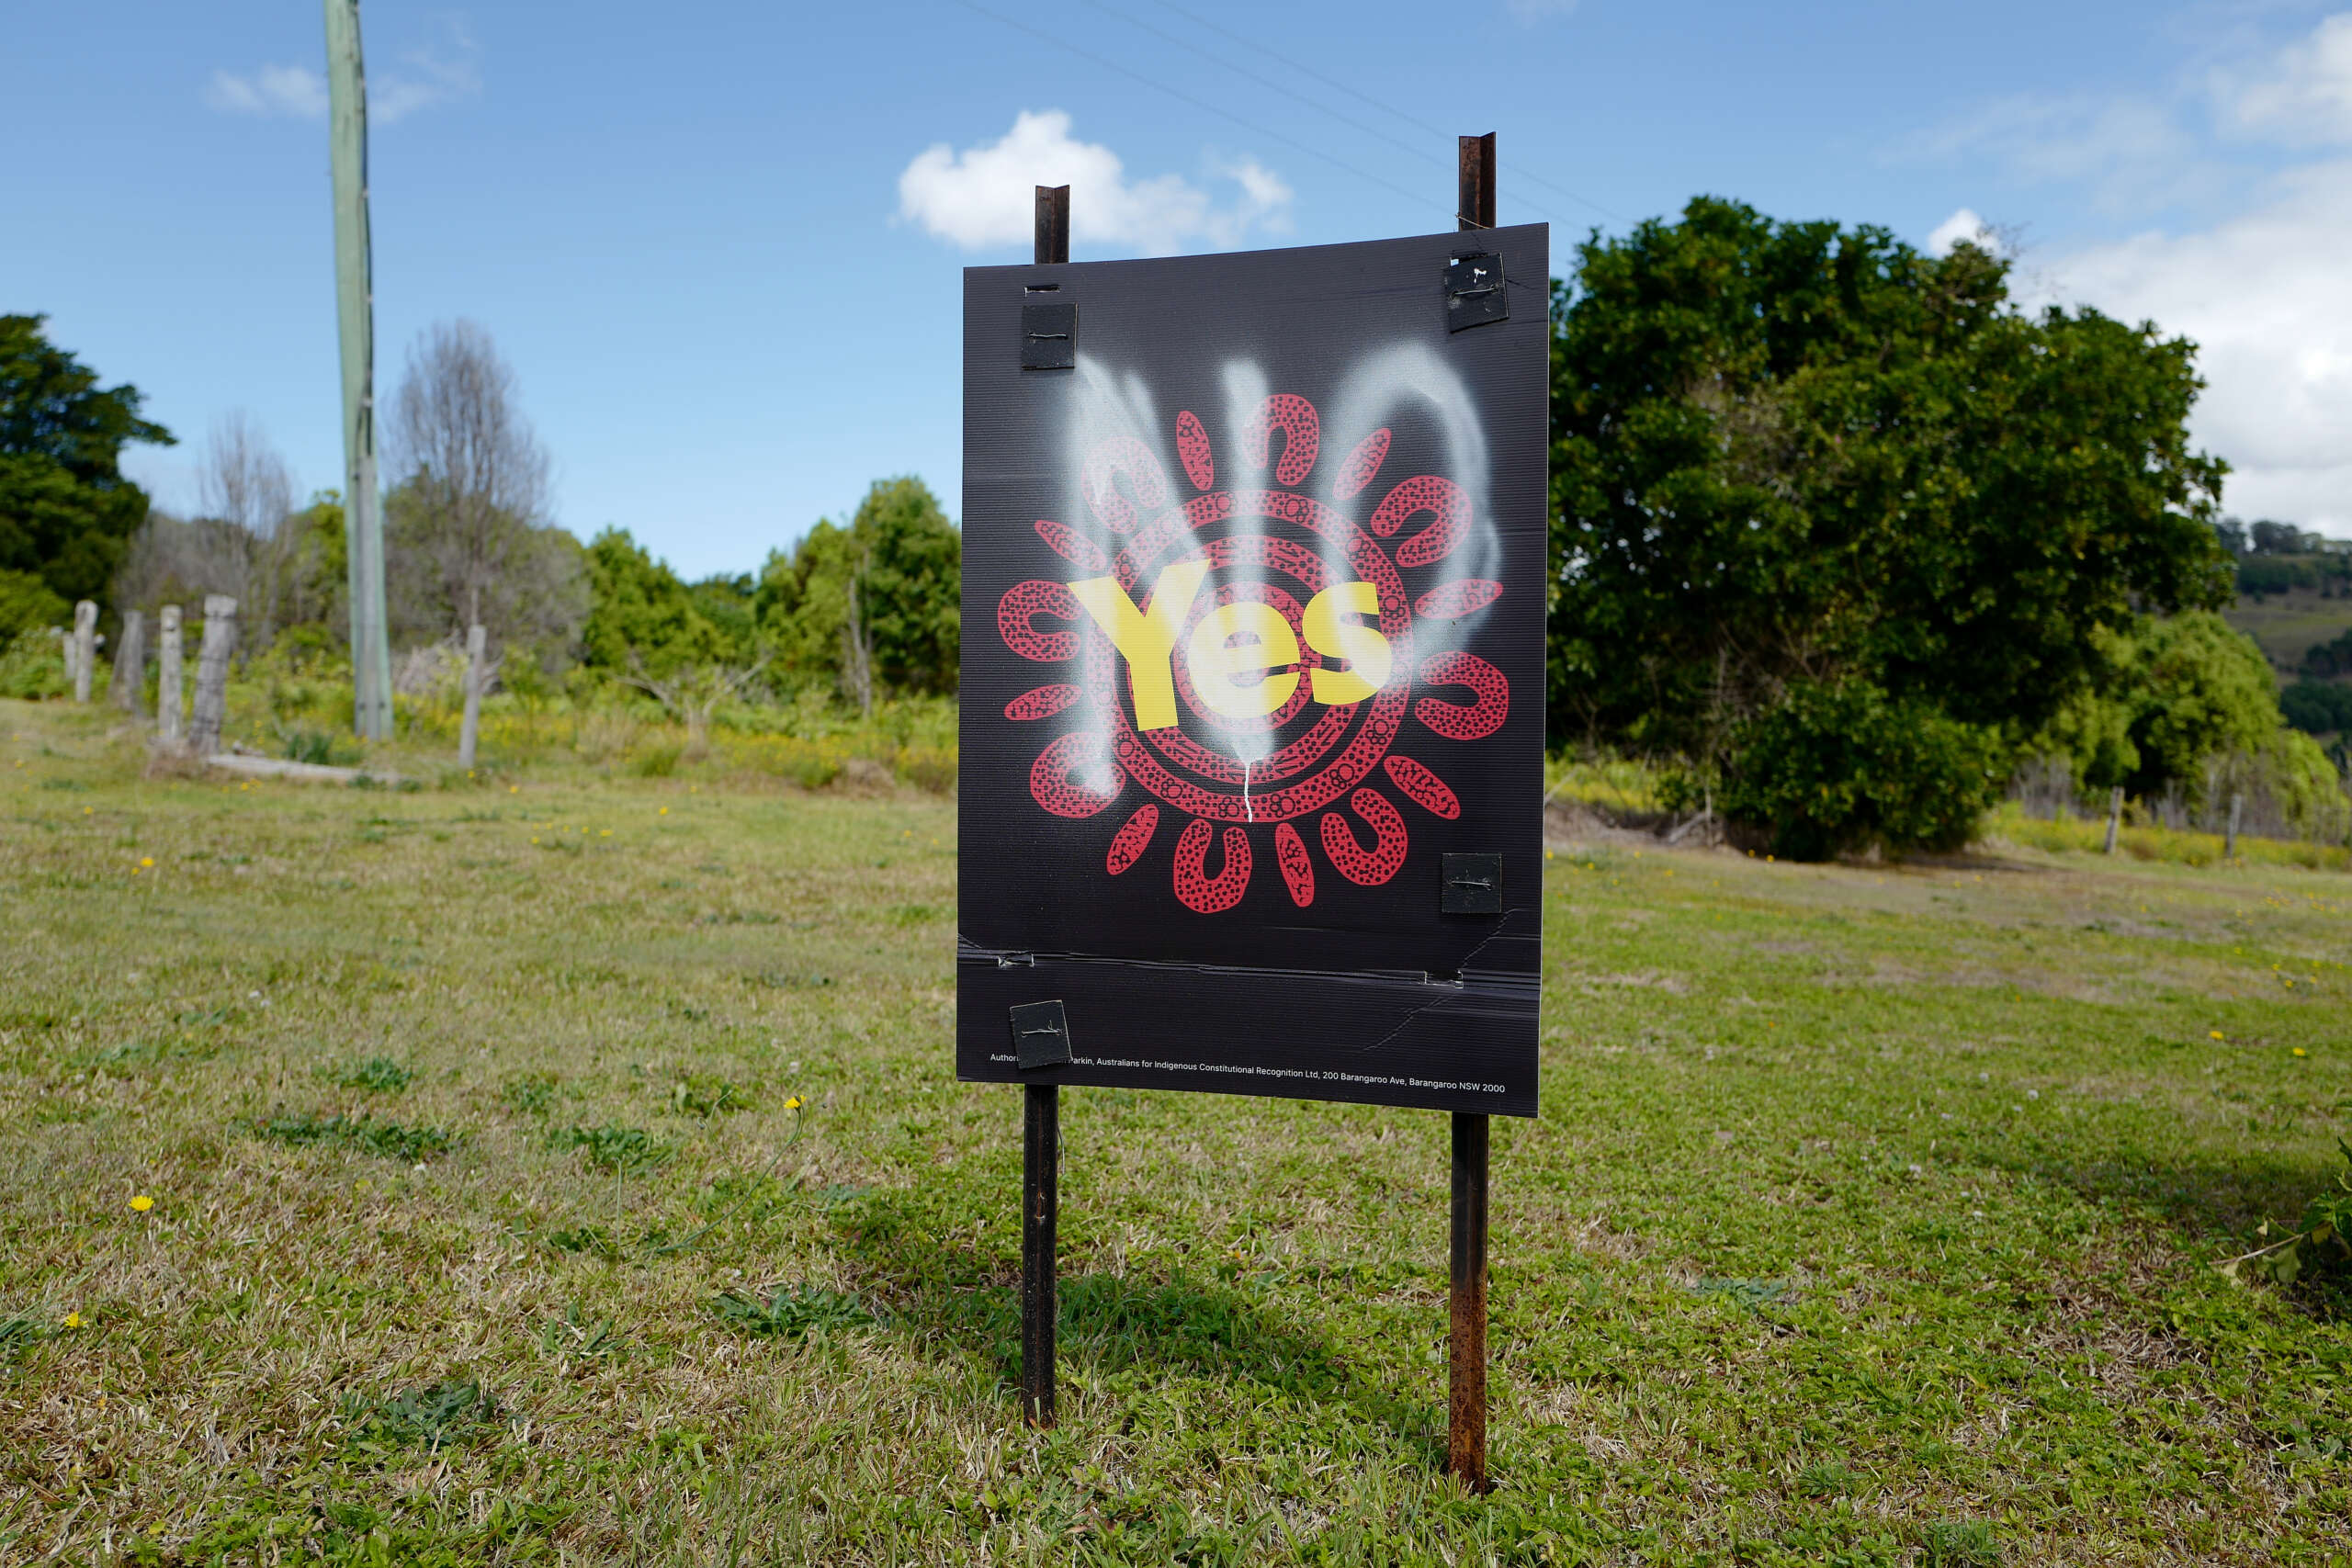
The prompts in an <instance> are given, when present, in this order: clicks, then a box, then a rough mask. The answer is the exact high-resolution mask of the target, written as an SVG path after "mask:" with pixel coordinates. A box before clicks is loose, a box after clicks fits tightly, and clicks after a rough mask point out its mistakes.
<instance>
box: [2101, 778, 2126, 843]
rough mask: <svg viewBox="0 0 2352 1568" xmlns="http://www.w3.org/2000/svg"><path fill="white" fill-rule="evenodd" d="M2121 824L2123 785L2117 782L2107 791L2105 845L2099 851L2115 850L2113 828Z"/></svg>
mask: <svg viewBox="0 0 2352 1568" xmlns="http://www.w3.org/2000/svg"><path fill="white" fill-rule="evenodd" d="M2121 826H2123V786H2122V785H2121V784H2117V785H2116V786H2115V787H2114V788H2113V789H2110V790H2109V791H2108V792H2107V847H2106V848H2105V849H2103V850H2101V851H2099V853H2101V854H2103V855H2111V854H2113V853H2114V852H2115V830H2116V829H2119V828H2120V827H2121Z"/></svg>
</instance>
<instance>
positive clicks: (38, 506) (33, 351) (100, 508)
mask: <svg viewBox="0 0 2352 1568" xmlns="http://www.w3.org/2000/svg"><path fill="white" fill-rule="evenodd" d="M46 319H47V318H45V317H41V316H0V570H8V571H18V572H29V573H32V574H33V575H35V576H38V577H39V578H40V580H41V581H43V582H44V583H46V584H47V585H48V587H49V590H50V592H53V593H55V594H56V595H57V596H58V597H60V598H61V599H64V600H66V601H68V602H69V603H70V602H71V601H74V600H76V599H104V598H105V597H106V590H107V582H108V581H110V580H111V579H112V578H113V576H114V571H115V567H116V566H117V564H118V563H119V562H120V560H121V559H122V555H123V550H124V548H125V547H126V546H127V545H128V543H129V541H130V536H131V535H132V533H133V532H135V531H136V530H137V529H138V527H139V525H140V524H141V523H142V522H144V521H145V520H146V516H147V497H146V494H145V492H144V491H141V490H140V488H139V487H138V486H137V485H134V484H132V483H131V482H130V480H128V479H124V478H123V477H122V470H121V468H120V462H121V457H122V449H123V447H124V446H127V445H129V444H130V443H131V442H134V441H144V442H151V443H153V444H155V445H157V446H170V445H171V444H172V434H171V432H169V431H167V430H165V429H164V427H163V426H162V425H160V424H156V423H153V422H152V421H149V420H145V419H141V417H140V415H139V407H140V402H141V397H140V393H139V389H137V388H135V387H132V386H130V385H129V384H127V383H126V384H125V385H122V386H119V387H108V388H103V389H102V388H100V387H99V386H98V378H97V375H96V372H94V371H91V370H89V369H86V368H85V367H83V365H82V364H81V363H80V362H79V361H78V360H76V359H75V358H74V356H73V355H70V354H68V353H66V352H65V351H64V350H63V349H61V348H58V347H56V346H55V345H54V344H51V342H50V341H49V339H48V338H47V337H46V336H44V335H43V333H42V331H41V323H42V322H43V321H45V320H46Z"/></svg>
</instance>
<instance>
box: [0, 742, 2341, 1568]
mask: <svg viewBox="0 0 2352 1568" xmlns="http://www.w3.org/2000/svg"><path fill="white" fill-rule="evenodd" d="M139 761H140V760H139V757H138V754H137V753H136V751H135V750H133V749H132V748H131V746H130V743H129V742H127V741H125V740H121V739H108V738H107V735H106V734H105V732H104V730H103V728H102V721H100V720H99V719H98V718H97V717H96V716H94V715H85V714H74V713H70V712H68V711H67V710H65V709H63V708H62V707H60V706H46V707H32V706H26V705H0V931H5V932H6V946H5V959H4V960H0V1161H4V1162H5V1166H6V1170H7V1172H8V1179H7V1180H6V1182H5V1184H0V1194H5V1196H0V1225H5V1235H6V1245H5V1248H4V1249H0V1443H4V1444H5V1446H4V1447H0V1455H5V1458H0V1562H9V1563H17V1562H48V1561H52V1560H54V1561H64V1562H85V1563H99V1562H145V1563H185V1564H196V1563H211V1562H232V1563H241V1562H300V1561H311V1560H316V1559H319V1558H324V1559H326V1560H328V1561H334V1562H355V1563H422V1564H432V1563H472V1562H549V1563H552V1562H581V1563H588V1562H639V1563H713V1564H716V1563H736V1562H746V1563H748V1562H780V1563H797V1562H826V1563H875V1564H885V1563H901V1562H908V1563H942V1564H945V1563H974V1562H1135V1563H1151V1564H1166V1563H1171V1562H1183V1563H1237V1564H1238V1563H1250V1564H1256V1563H1293V1562H1297V1563H1330V1564H1354V1563H1378V1564H1388V1563H1429V1564H1437V1563H1445V1564H1470V1563H1483V1562H1510V1563H1536V1562H1552V1563H1566V1562H1594V1563H1637V1562H1638V1563H1683V1562H1737V1563H1745V1564H1784V1563H1799V1562H1823V1563H1839V1564H1856V1565H1859V1564H1898V1563H1906V1564H1923V1565H1924V1564H1972V1565H1978V1568H1982V1565H1985V1564H1990V1563H1994V1562H2008V1563H2050V1562H2068V1563H2076V1562H2081V1563H2110V1562H2112V1563H2155V1562H2164V1563H2216V1562H2220V1563H2245V1564H2254V1563H2310V1564H2322V1563H2333V1564H2345V1563H2347V1562H2352V1457H2348V1456H2347V1445H2352V1303H2348V1302H2347V1300H2346V1297H2345V1296H2344V1295H2343V1294H2341V1293H2332V1292H2330V1290H2329V1289H2327V1288H2325V1287H2321V1288H2318V1289H2313V1288H2311V1287H2308V1286H2306V1287H2301V1288H2299V1289H2298V1290H2296V1291H2293V1292H2284V1293H2282V1292H2276V1291H2272V1290H2269V1289H2259V1290H2256V1289H2247V1288H2244V1287H2240V1286H2238V1285H2235V1284H2233V1283H2231V1282H2229V1281H2227V1280H2223V1279H2222V1278H2220V1277H2219V1276H2218V1275H2217V1274H2216V1273H2215V1271H2214V1269H2212V1267H2211V1265H2212V1263H2213V1261H2214V1260H2215V1259H2217V1258H2223V1257H2226V1256H2229V1255H2231V1254H2233V1253H2236V1252H2239V1251H2243V1250H2245V1249H2246V1248H2247V1247H2251V1246H2253V1245H2254V1243H2255V1240H2256V1238H2255V1235H2254V1227H2255V1226H2256V1224H2257V1223H2258V1222H2259V1221H2260V1220H2261V1219H2262V1218H2264V1217H2265V1216H2271V1217H2278V1218H2291V1217H2292V1216H2293V1215H2294V1213H2297V1212H2299V1211H2300V1209H2301V1204H2302V1202H2303V1201H2304V1199H2305V1198H2306V1197H2307V1196H2308V1195H2310V1194H2311V1193H2312V1191H2314V1190H2317V1189H2318V1188H2319V1187H2320V1186H2321V1185H2322V1184H2323V1183H2324V1181H2326V1180H2327V1179H2330V1177H2331V1175H2332V1172H2333V1170H2334V1169H2335V1168H2340V1167H2341V1165H2342V1159H2341V1156H2338V1155H2337V1154H2336V1152H2335V1140H2336V1138H2337V1137H2338V1136H2340V1135H2343V1134H2345V1133H2346V1130H2347V1128H2352V1098H2347V1097H2352V1072H2347V1067H2348V1066H2352V1039H2348V1038H2347V1035H2348V1034H2352V1030H2347V1025H2346V1020H2347V1017H2352V970H2348V969H2347V968H2346V961H2347V960H2352V879H2347V878H2346V876H2344V875H2343V874H2340V873H2331V872H2324V871H2311V870H2304V869H2300V868H2296V867H2292V866H2237V867H2226V868H2224V867H2204V868H2198V867H2190V866H2185V865H2178V864H2171V863H2140V862H2135V861H2131V860H2128V859H2126V858H2123V857H2118V859H2117V860H2116V861H2115V862H2113V863H2109V862H2104V861H2101V860H2099V859H2098V858H2097V857H2092V856H2085V855H2075V854H2066V853H2054V852H2046V851H2041V850H2032V849H2026V848H2016V849H2010V848H2006V847H2001V846H1996V847H1995V848H1994V849H1992V850H1989V851H1987V852H1985V853H1983V854H1981V855H1980V856H1978V857H1976V858H1974V859H1973V860H1970V861H1968V862H1965V863H1952V864H1942V865H1938V866H1934V867H1929V868H1908V869H1894V868H1880V867H1863V866H1855V867H1835V868H1821V867H1798V866H1790V865H1781V864H1771V863H1765V862H1763V861H1756V860H1748V859H1745V858H1742V857H1739V856H1737V855H1734V854H1731V853H1728V852H1699V851H1694V852H1688V853H1683V852H1674V853H1665V852H1657V851H1656V850H1650V851H1647V852H1635V850H1634V848H1633V847H1631V846H1619V847H1601V846H1592V847H1588V848H1572V847H1570V846H1566V845H1562V846H1560V847H1559V849H1558V853H1557V856H1556V858H1555V859H1554V860H1553V861H1552V862H1551V863H1550V864H1549V867H1548V871H1549V887H1548V908H1547V915H1546V944H1547V962H1546V979H1545V992H1544V1004H1545V1011H1544V1115H1543V1117H1542V1119H1541V1120H1538V1121H1533V1122H1498V1123H1497V1126H1496V1131H1495V1143H1494V1172H1495V1211H1494V1221H1493V1233H1494V1240H1493V1247H1494V1258H1495V1268H1494V1282H1493V1312H1494V1330H1493V1349H1494V1373H1493V1376H1494V1382H1493V1387H1494V1397H1495V1411H1494V1420H1493V1427H1492V1444H1493V1455H1494V1467H1495V1471H1496V1472H1497V1475H1498V1479H1499V1482H1500V1485H1499V1489H1498V1491H1497V1492H1496V1493H1495V1494H1494V1495H1491V1496H1489V1497H1486V1498H1483V1499H1479V1498H1472V1497H1469V1496H1466V1495H1464V1494H1463V1493H1462V1492H1461V1491H1460V1490H1459V1489H1457V1488H1456V1487H1454V1486H1453V1485H1452V1484H1451V1483H1447V1482H1445V1481H1443V1480H1442V1479H1441V1478H1440V1477H1439V1476H1438V1475H1437V1474H1436V1473H1435V1472H1436V1464H1437V1459H1438V1456H1439V1452H1440V1448H1441V1444H1442V1435H1443V1404H1442V1401H1443V1387H1444V1368H1443V1360H1442V1346H1443V1340H1442V1333H1443V1327H1444V1254H1445V1180H1446V1153H1445V1139H1446V1127H1445V1122H1444V1120H1443V1119H1442V1117H1438V1116H1434V1115H1429V1114H1423V1113H1399V1112H1390V1111H1380V1110H1374V1109H1366V1108H1356V1107H1346V1106H1334V1105H1320V1104H1312V1103H1303V1102H1295V1101H1285V1100H1231V1099H1222V1098H1213V1097H1206V1096H1155V1095H1148V1094H1136V1093H1114V1092H1106V1091H1091V1090H1080V1091H1072V1092H1071V1093H1070V1094H1069V1095H1066V1096H1065V1097H1064V1109H1063V1112H1062V1124H1063V1131H1064V1136H1065V1140H1066V1147H1065V1151H1064V1155H1063V1173H1064V1175H1063V1183H1064V1185H1063V1207H1062V1234H1063V1238H1064V1242H1063V1247H1064V1250H1063V1255H1062V1267H1063V1294H1062V1303H1063V1306H1062V1311H1063V1319H1062V1325H1061V1335H1062V1346H1063V1353H1064V1361H1063V1365H1062V1376H1063V1379H1064V1382H1063V1384H1062V1389H1063V1392H1062V1411H1063V1424H1062V1426H1061V1427H1060V1428H1059V1429H1058V1430H1057V1431H1056V1432H1054V1433H1052V1434H1051V1435H1049V1436H1039V1435H1036V1434H1034V1433H1031V1432H1029V1431H1027V1430H1025V1429H1024V1428H1023V1427H1022V1426H1021V1425H1020V1424H1019V1423H1018V1421H1017V1420H1016V1419H1015V1416H1014V1409H1013V1404H1012V1395H1011V1392H1010V1385H1011V1379H1012V1374H1013V1371H1014V1367H1015V1358H1016V1353H1017V1352H1016V1341H1015V1336H1014V1322H1015V1319H1014V1282H1015V1275H1016V1261H1017V1258H1018V1242H1019V1237H1018V1234H1017V1219H1016V1201H1015V1193H1016V1189H1017V1183H1018V1179H1019V1163H1020V1151H1019V1120H1020V1116H1019V1106H1018V1101H1017V1098H1016V1097H1015V1096H1014V1095H1013V1094H1012V1092H1011V1091H1009V1090H1006V1089H981V1088H965V1087H960V1086H958V1085H956V1083H955V1082H954V1081H953V1080H952V1077H951V1076H950V1066H949V1061H950V1049H949V1041H950V1026H951V1021H952V1015H953V1009H954V994H953V987H952V974H951V953H952V945H953V925H954V920H953V909H954V903H955V888H956V862H955V856H954V843H955V839H954V813H953V808H952V807H951V806H949V805H947V804H944V803H943V802H942V801H940V800H939V799H938V798H937V797H935V796H929V795H918V794H915V793H913V792H911V791H905V790H901V791H899V793H894V794H888V795H869V796H865V797H862V798H854V797H848V796H844V795H836V794H832V793H822V794H804V793H800V792H799V791H797V790H795V789H793V788H790V787H788V786H786V785H783V784H773V783H771V784H765V785H762V786H757V787H754V786H752V785H749V784H727V783H724V782H723V781H716V780H705V779H703V778H701V777H700V776H698V775H697V773H696V772H695V769H694V768H692V767H691V766H682V767H681V768H680V769H679V770H678V771H677V773H676V774H675V775H674V776H673V777H670V778H657V779H646V778H636V777H621V778H605V777H603V776H601V775H599V774H597V773H594V772H592V771H589V770H586V769H582V768H578V767H574V768H571V769H570V770H565V771H556V770H549V771H547V772H545V773H530V774H527V775H522V776H516V775H514V774H511V773H500V772H499V771H497V770H496V769H495V768H486V769H485V770H484V771H483V776H481V777H480V778H477V779H475V780H472V781H463V780H462V779H460V780H458V781H455V787H448V788H432V789H426V790H422V791H417V792H413V793H402V792H398V791H385V790H358V789H327V788H317V789H309V790H305V789H300V788H296V787H292V786H280V785H275V784H270V785H263V784H255V785H252V786H249V787H241V786H239V785H237V784H222V783H219V782H206V781H200V780H169V779H161V780H142V779H141V777H140V770H139ZM874 787H876V788H880V787H883V786H881V785H880V784H876V785H875V786H874Z"/></svg>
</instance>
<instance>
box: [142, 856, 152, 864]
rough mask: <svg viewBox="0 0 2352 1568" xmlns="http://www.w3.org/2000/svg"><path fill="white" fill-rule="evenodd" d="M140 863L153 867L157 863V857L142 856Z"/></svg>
mask: <svg viewBox="0 0 2352 1568" xmlns="http://www.w3.org/2000/svg"><path fill="white" fill-rule="evenodd" d="M139 863H140V864H141V865H153V864H154V863H155V857H154V856H153V855H141V856H140V857H139Z"/></svg>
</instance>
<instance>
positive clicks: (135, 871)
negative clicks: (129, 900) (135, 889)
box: [130, 865, 145, 876]
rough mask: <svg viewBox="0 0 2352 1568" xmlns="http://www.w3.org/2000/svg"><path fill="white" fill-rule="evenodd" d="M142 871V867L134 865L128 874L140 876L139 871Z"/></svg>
mask: <svg viewBox="0 0 2352 1568" xmlns="http://www.w3.org/2000/svg"><path fill="white" fill-rule="evenodd" d="M143 869H145V868H144V867H141V866H136V865H134V866H132V867H131V868H130V874H131V875H133V876H136V875H138V874H140V872H141V871H142V870H143Z"/></svg>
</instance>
